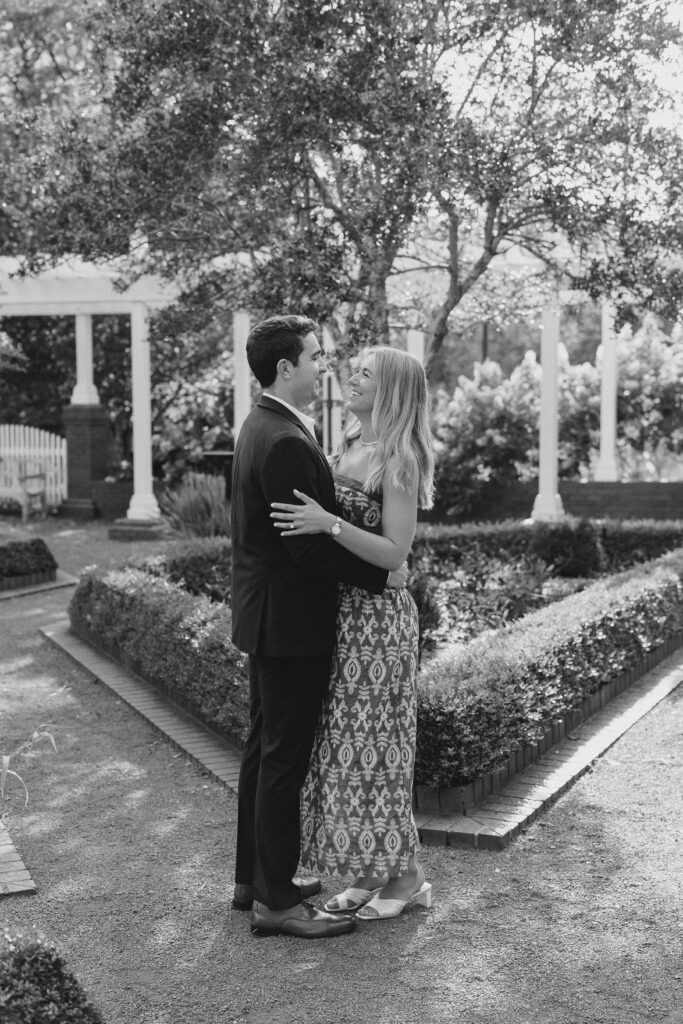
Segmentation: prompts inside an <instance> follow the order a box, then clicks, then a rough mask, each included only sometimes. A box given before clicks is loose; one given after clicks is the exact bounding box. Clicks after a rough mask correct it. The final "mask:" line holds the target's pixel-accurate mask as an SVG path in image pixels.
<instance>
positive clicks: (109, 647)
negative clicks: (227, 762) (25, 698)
mask: <svg viewBox="0 0 683 1024" xmlns="http://www.w3.org/2000/svg"><path fill="white" fill-rule="evenodd" d="M70 629H71V632H72V633H74V634H75V635H76V636H78V637H80V639H81V640H83V641H85V643H87V644H89V645H90V646H91V647H92V648H93V650H95V651H98V652H99V653H100V654H104V655H105V657H107V658H111V659H113V660H114V661H116V662H118V664H119V665H122V666H123V667H124V668H126V669H128V671H129V672H131V673H132V674H133V675H134V676H137V677H138V679H142V680H143V682H144V683H145V684H146V685H147V686H149V688H150V690H152V691H153V692H154V693H159V694H162V695H163V696H164V697H166V699H167V700H168V701H170V703H171V704H174V705H175V706H176V707H177V708H180V709H181V711H183V712H184V714H185V715H187V716H188V717H189V718H193V719H194V720H195V722H198V723H199V724H200V725H201V726H203V727H204V728H205V729H207V730H208V732H210V733H212V735H214V736H216V737H217V738H218V739H220V740H224V741H225V742H226V743H229V744H230V746H231V747H236V748H237V750H242V749H243V747H244V741H243V740H242V737H241V736H240V735H239V733H237V732H235V731H234V730H233V729H221V728H220V727H219V726H217V725H216V723H215V722H212V721H211V720H210V719H209V718H207V717H206V716H205V715H203V714H202V712H201V711H200V710H199V708H197V706H196V705H195V704H193V703H192V701H190V700H188V699H187V697H186V696H185V695H184V694H183V693H180V691H178V690H176V688H175V687H174V686H173V685H172V684H171V683H166V684H165V685H163V686H160V685H159V684H158V683H157V682H156V681H155V680H152V679H150V678H149V677H148V676H147V675H145V673H144V671H143V670H142V668H141V666H140V665H139V664H138V662H137V661H136V659H135V658H132V657H131V656H130V655H129V654H128V653H127V652H126V651H123V650H121V648H120V647H119V646H118V644H103V643H102V642H101V640H100V638H99V637H95V635H94V634H93V633H91V632H90V630H89V629H85V628H84V627H83V626H82V625H81V624H80V623H79V624H77V625H76V624H74V623H73V622H72V623H71V625H70Z"/></svg>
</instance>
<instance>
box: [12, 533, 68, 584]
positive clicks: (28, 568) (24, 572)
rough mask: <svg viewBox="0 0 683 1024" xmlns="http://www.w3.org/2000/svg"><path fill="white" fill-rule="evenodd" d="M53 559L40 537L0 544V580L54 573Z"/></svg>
mask: <svg viewBox="0 0 683 1024" xmlns="http://www.w3.org/2000/svg"><path fill="white" fill-rule="evenodd" d="M56 568H57V562H56V561H55V557H54V555H53V554H52V552H51V551H50V549H49V548H48V546H47V544H46V543H45V541H44V540H42V539H41V538H40V537H35V538H34V539H33V540H11V541H8V543H7V544H0V579H7V578H11V577H14V576H31V575H34V574H35V573H47V572H54V571H55V570H56Z"/></svg>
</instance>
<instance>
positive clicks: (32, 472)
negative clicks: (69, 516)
mask: <svg viewBox="0 0 683 1024" xmlns="http://www.w3.org/2000/svg"><path fill="white" fill-rule="evenodd" d="M41 476H43V477H44V481H45V498H46V501H47V504H48V505H49V506H57V505H60V504H61V503H62V502H63V501H64V500H65V498H66V496H67V475H66V439H65V438H63V437H59V436H58V435H57V434H51V433H49V431H47V430H39V429H38V427H26V426H24V425H22V424H16V423H0V491H3V490H4V491H8V490H11V489H12V488H16V487H17V486H21V487H24V488H25V489H26V490H27V491H28V493H31V492H32V491H34V490H35V488H36V487H37V486H38V480H39V478H40V477H41Z"/></svg>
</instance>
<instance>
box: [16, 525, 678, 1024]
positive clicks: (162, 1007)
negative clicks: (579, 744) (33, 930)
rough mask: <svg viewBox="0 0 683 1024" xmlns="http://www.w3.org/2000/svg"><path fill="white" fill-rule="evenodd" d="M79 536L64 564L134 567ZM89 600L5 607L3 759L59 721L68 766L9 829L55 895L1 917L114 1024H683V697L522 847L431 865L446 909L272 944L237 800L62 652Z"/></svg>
mask: <svg viewBox="0 0 683 1024" xmlns="http://www.w3.org/2000/svg"><path fill="white" fill-rule="evenodd" d="M79 529H80V528H79ZM78 532H79V531H78V530H77V531H76V533H74V534H69V533H68V528H67V534H68V535H67V536H63V537H61V538H60V537H58V536H57V535H56V534H55V537H54V543H55V546H56V545H57V544H62V545H64V551H65V552H66V551H67V545H69V544H75V543H76V542H78V544H79V545H80V548H81V549H84V548H85V549H87V551H86V550H81V553H80V557H81V558H82V559H84V558H85V557H86V555H87V556H88V558H89V560H92V550H93V549H94V547H95V546H97V547H98V549H99V550H100V551H101V552H102V554H103V557H105V558H106V559H110V560H111V562H110V564H111V563H112V562H113V561H115V560H116V558H117V556H118V557H119V558H120V557H121V550H122V549H121V548H118V547H117V545H116V543H115V542H108V541H107V540H106V537H105V536H104V534H103V531H102V527H101V526H98V527H97V529H96V530H94V531H93V533H92V537H93V543H92V544H91V543H90V537H91V531H90V527H88V528H87V530H86V533H87V536H88V538H89V539H88V544H86V545H84V544H83V543H82V537H79V536H78ZM48 542H49V539H48ZM157 550H158V548H157ZM68 559H69V560H70V564H69V566H68V568H69V571H71V572H77V571H78V568H79V565H78V552H77V550H76V547H72V548H71V549H69V552H68ZM70 593H71V591H69V590H66V591H54V592H51V593H48V594H41V595H34V596H29V597H24V598H16V599H13V600H11V601H7V602H5V604H4V607H3V619H2V627H1V628H2V644H1V645H0V751H2V750H4V749H5V745H6V744H7V743H8V742H9V743H10V744H14V743H15V742H20V741H22V740H24V739H25V738H26V737H27V735H29V734H30V732H31V730H32V729H34V728H36V727H37V726H39V725H41V724H43V723H49V728H50V731H51V732H52V733H53V735H54V737H55V741H56V743H57V753H56V754H55V753H54V751H53V750H52V749H51V748H50V747H49V745H47V744H46V745H45V746H44V747H43V746H38V747H36V748H35V749H34V750H32V751H31V753H30V756H29V757H28V758H26V759H24V760H23V761H22V764H21V766H19V767H20V769H21V773H22V775H23V776H24V778H25V781H26V784H27V786H28V789H29V796H30V799H29V805H28V807H27V809H26V810H25V811H23V810H21V809H20V807H19V806H18V804H17V803H13V804H12V810H11V813H10V814H9V815H8V816H7V818H6V822H7V825H8V828H9V830H10V832H11V835H12V839H13V841H14V842H15V844H16V846H17V848H18V850H19V851H20V853H21V856H22V858H23V860H24V861H25V863H26V864H27V867H28V868H29V869H30V871H31V875H32V877H33V878H34V880H35V882H36V884H37V886H38V893H37V895H34V896H28V897H12V898H10V899H8V900H6V901H5V902H4V903H3V904H2V916H3V920H6V921H8V922H9V923H10V924H12V925H13V926H16V927H30V926H32V925H36V926H37V927H38V928H39V929H40V930H41V931H43V933H44V934H46V935H47V937H48V938H49V939H51V940H53V941H54V942H55V943H56V944H57V945H58V947H59V948H60V950H61V951H62V952H63V954H64V956H65V959H66V961H67V963H68V965H69V966H70V967H71V968H72V969H73V970H75V972H76V974H77V976H78V978H79V980H80V981H81V982H82V983H83V984H84V986H85V988H86V991H87V992H88V995H89V996H90V998H91V999H92V1000H93V1002H94V1003H95V1004H96V1006H97V1007H98V1008H99V1009H100V1011H101V1013H102V1015H103V1018H104V1021H105V1024H398V1022H400V1024H441V1022H442V1021H457V1022H459V1024H460V1022H461V1024H499V1022H501V1021H504V1022H505V1024H594V1022H595V1024H650V1022H651V1024H676V1021H677V1019H676V1016H675V1015H676V1013H678V1008H679V1006H680V1004H681V1001H682V999H683V996H682V989H681V984H682V983H681V977H680V976H681V968H680V950H681V937H682V934H683V933H682V932H681V927H680V915H679V905H678V886H679V883H680V877H681V876H682V874H683V862H682V860H683V858H682V853H681V851H682V849H683V831H681V828H682V826H681V822H682V821H683V794H682V793H681V786H680V768H681V764H682V757H683V755H682V753H681V751H682V749H683V744H682V743H681V740H682V739H683V694H682V693H681V692H680V689H679V691H676V692H675V693H674V694H672V695H671V696H670V697H667V698H666V699H665V700H664V701H663V702H662V704H661V705H659V706H658V707H657V708H655V710H654V711H652V712H651V713H650V714H648V715H647V716H646V717H645V718H644V719H642V720H641V721H640V722H639V723H638V724H637V725H636V726H634V727H633V728H632V729H631V730H630V731H629V732H628V733H626V735H625V736H624V737H622V739H620V740H619V741H618V742H617V743H616V744H615V746H614V747H612V749H611V750H610V753H609V756H608V757H605V758H603V759H602V760H600V761H599V762H598V763H597V764H596V765H595V767H594V769H593V771H591V772H590V773H589V774H587V775H586V776H584V777H583V778H582V779H581V780H580V781H579V782H578V783H577V784H576V785H575V786H574V787H573V788H572V789H571V790H570V791H569V792H568V793H567V794H565V795H564V796H563V797H562V798H561V799H560V800H559V801H558V803H557V804H556V805H555V806H554V807H553V808H552V809H551V810H550V811H549V812H548V813H547V814H546V815H545V816H544V817H543V818H542V819H541V820H539V821H537V822H536V823H535V824H534V825H533V826H532V827H531V828H529V829H528V830H527V831H526V832H524V833H523V834H522V836H521V837H520V838H519V839H518V840H517V841H515V842H514V843H513V844H512V845H511V846H510V847H508V848H507V849H506V850H504V851H502V852H500V853H492V852H485V851H475V850H472V849H469V850H461V851H458V850H448V849H445V848H438V847H427V848H425V849H424V850H423V851H422V854H421V860H422V862H423V864H424V866H425V871H426V874H427V877H428V879H429V880H430V881H431V882H432V884H433V887H434V906H433V909H432V910H431V911H426V910H424V909H422V908H412V909H410V910H409V911H407V912H406V913H405V914H403V915H402V916H401V917H399V918H396V919H395V920H392V921H387V922H382V923H379V924H377V923H372V922H370V923H367V924H365V925H362V926H361V925H359V927H358V929H357V931H356V932H355V933H354V934H352V935H349V936H343V937H341V938H340V939H337V940H319V941H312V942H302V941H298V940H296V939H289V938H279V939H263V940H257V939H254V938H252V936H251V934H250V932H249V925H248V915H245V914H240V913H238V912H236V911H233V910H232V909H231V906H230V900H231V895H232V865H233V856H234V842H235V827H236V815H237V801H236V798H235V797H234V795H233V794H232V793H230V792H229V791H228V790H226V789H225V788H224V787H222V786H220V785H219V784H218V783H216V782H215V781H214V780H213V779H211V778H209V777H207V776H205V775H203V774H202V772H201V771H200V770H199V769H198V768H197V767H196V766H194V765H193V764H191V763H188V761H187V760H186V758H185V756H184V755H182V754H178V752H177V751H176V750H175V749H173V748H172V747H171V746H170V745H169V744H168V743H166V742H165V740H164V739H163V738H162V737H161V736H159V734H158V733H156V732H154V731H153V730H152V729H151V728H150V727H149V726H148V725H147V724H146V723H145V722H144V721H143V720H142V719H141V718H140V717H138V716H137V715H136V714H135V713H133V712H132V711H131V710H130V709H129V708H128V707H127V706H126V705H125V704H124V703H123V702H122V701H120V700H118V699H117V698H116V697H115V696H114V695H113V694H112V693H111V692H110V691H108V690H107V689H106V688H105V687H102V686H100V685H98V684H96V683H94V682H92V680H91V677H90V676H89V675H88V673H86V672H84V671H83V670H81V669H79V668H78V667H76V666H75V665H74V664H73V663H72V662H71V661H70V660H69V659H68V658H66V657H65V656H64V655H63V654H61V653H60V652H59V651H57V650H55V648H54V647H52V646H50V645H48V644H47V643H46V642H45V641H43V640H42V638H41V637H40V636H39V635H38V633H37V629H38V627H40V626H44V625H46V624H49V623H50V622H54V621H56V620H57V619H59V618H60V617H61V616H63V614H64V612H65V609H66V606H67V604H68V600H69V598H70ZM342 887H343V885H342V883H341V881H340V880H339V879H327V880H324V887H323V894H322V896H321V897H320V898H316V901H315V902H316V903H317V904H320V903H321V902H322V901H324V900H325V899H327V898H328V897H329V896H330V895H331V894H332V893H333V892H336V891H339V889H340V888H342Z"/></svg>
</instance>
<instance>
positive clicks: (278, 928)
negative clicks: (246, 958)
mask: <svg viewBox="0 0 683 1024" xmlns="http://www.w3.org/2000/svg"><path fill="white" fill-rule="evenodd" d="M355 927H356V922H355V921H354V919H353V918H352V917H345V916H344V915H343V914H327V913H325V911H324V910H317V909H316V908H315V907H312V906H311V905H310V903H297V904H296V905H295V906H293V907H287V909H286V910H269V909H268V907H267V906H266V905H265V904H264V903H259V901H258V900H254V906H253V907H252V910H251V930H252V932H253V933H254V935H296V936H297V938H299V939H325V938H330V937H331V936H333V935H345V934H346V933H347V932H352V931H353V930H354V928H355Z"/></svg>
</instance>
